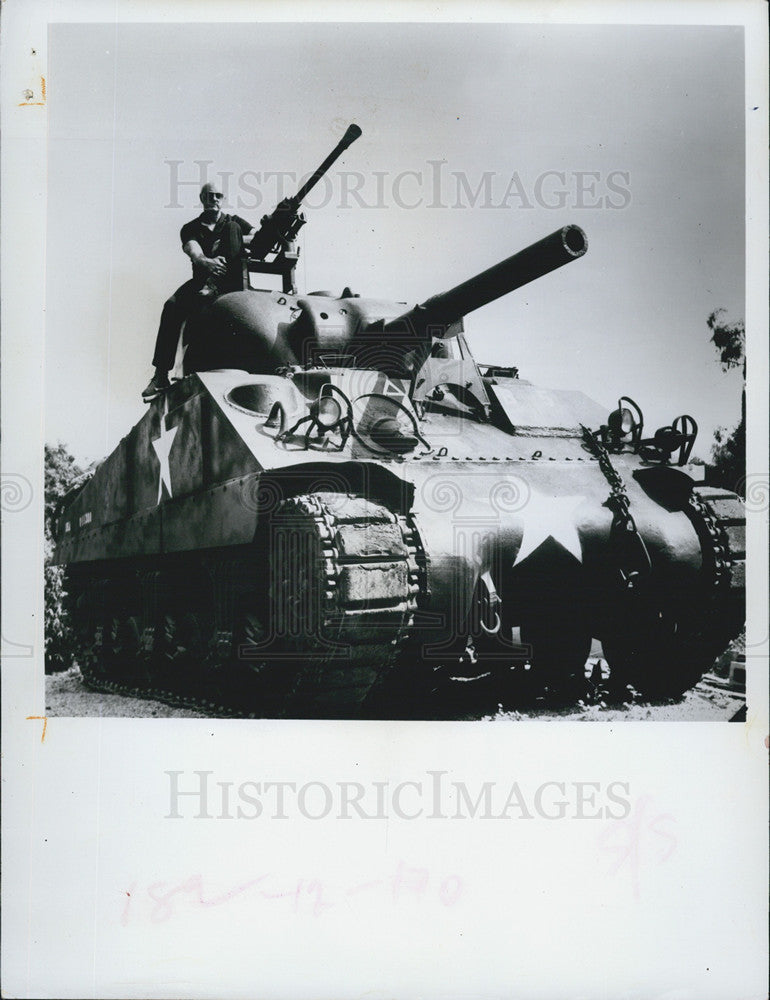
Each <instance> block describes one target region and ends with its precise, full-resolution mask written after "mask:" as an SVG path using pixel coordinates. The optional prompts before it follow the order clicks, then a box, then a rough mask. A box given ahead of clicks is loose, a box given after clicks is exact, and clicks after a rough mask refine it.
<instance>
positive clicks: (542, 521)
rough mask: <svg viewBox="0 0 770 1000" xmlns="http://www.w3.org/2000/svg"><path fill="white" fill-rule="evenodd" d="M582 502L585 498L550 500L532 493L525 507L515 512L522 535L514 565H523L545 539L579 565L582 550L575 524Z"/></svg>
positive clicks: (557, 498)
mask: <svg viewBox="0 0 770 1000" xmlns="http://www.w3.org/2000/svg"><path fill="white" fill-rule="evenodd" d="M584 501H585V497H576V496H568V497H552V496H544V495H543V494H539V493H532V495H531V496H530V498H529V502H528V503H527V505H526V507H524V508H523V509H522V510H521V511H519V512H518V516H519V518H520V520H521V522H522V536H521V545H520V546H519V551H518V553H517V555H516V558H515V559H514V561H513V565H514V566H517V565H518V564H519V563H521V562H523V561H524V560H525V559H526V558H527V556H530V555H531V554H532V553H533V552H534V551H535V549H537V548H539V547H540V546H541V545H542V544H543V542H544V541H545V540H546V539H547V538H553V540H554V541H555V542H558V544H559V545H561V546H562V548H565V549H566V550H567V552H569V553H570V554H571V555H573V556H574V557H575V558H576V559H577V561H578V562H582V561H583V550H582V548H581V546H580V536H579V535H578V530H577V526H576V525H575V511H576V510H577V509H578V507H580V505H581V504H582V503H584Z"/></svg>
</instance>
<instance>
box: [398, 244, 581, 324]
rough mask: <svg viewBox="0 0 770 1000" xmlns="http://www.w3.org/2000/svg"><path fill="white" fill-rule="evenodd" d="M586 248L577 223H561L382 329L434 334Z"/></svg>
mask: <svg viewBox="0 0 770 1000" xmlns="http://www.w3.org/2000/svg"><path fill="white" fill-rule="evenodd" d="M587 249H588V240H587V239H586V234H585V233H584V232H583V230H582V229H581V228H580V226H572V225H570V226H563V227H562V228H561V229H557V230H556V232H555V233H551V235H550V236H545V237H544V238H543V239H542V240H538V242H537V243H533V244H532V245H531V246H528V247H525V249H524V250H520V251H519V252H518V253H515V254H513V256H512V257H508V258H506V260H503V261H500V263H499V264H495V265H494V266H493V267H490V268H488V269H487V270H486V271H482V272H481V273H480V274H477V275H475V277H473V278H468V280H467V281H463V282H461V283H460V284H459V285H455V287H454V288H450V289H449V291H447V292H441V293H440V294H438V295H433V296H431V298H429V299H427V300H426V301H425V302H422V303H421V304H420V305H418V306H415V307H414V308H413V309H410V310H409V312H407V313H404V314H403V315H402V316H399V317H398V318H397V319H393V320H390V321H389V322H388V323H386V325H385V329H386V330H393V331H396V330H404V328H405V327H406V328H407V329H412V330H413V331H414V332H415V333H417V334H418V335H419V334H422V333H424V332H426V331H427V329H428V328H429V327H431V328H436V329H432V330H431V332H432V333H433V334H434V335H435V336H442V332H441V328H445V332H444V334H443V335H445V333H446V328H447V327H449V326H450V325H451V324H452V323H456V322H457V321H458V320H459V319H461V318H462V317H463V316H465V315H467V314H468V313H469V312H473V310H474V309H479V308H480V307H481V306H485V305H487V303H489V302H493V301H494V300H495V299H499V298H500V297H501V296H503V295H507V293H508V292H512V291H513V290H514V289H516V288H521V286H522V285H526V284H527V283H528V282H530V281H534V280H535V278H540V277H542V276H543V275H544V274H548V272H549V271H554V270H556V268H557V267H561V266H562V265H563V264H569V263H570V261H573V260H577V258H578V257H582V256H583V254H584V253H585V252H586V250H587Z"/></svg>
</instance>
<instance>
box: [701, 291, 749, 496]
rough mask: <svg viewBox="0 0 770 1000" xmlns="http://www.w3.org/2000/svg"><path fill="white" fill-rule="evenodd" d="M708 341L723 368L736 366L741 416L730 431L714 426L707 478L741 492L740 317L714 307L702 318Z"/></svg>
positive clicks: (743, 398) (743, 406)
mask: <svg viewBox="0 0 770 1000" xmlns="http://www.w3.org/2000/svg"><path fill="white" fill-rule="evenodd" d="M706 322H707V324H708V328H709V330H711V343H712V344H713V345H714V347H715V348H716V350H717V352H718V354H719V363H720V364H721V365H722V369H723V370H724V371H731V370H733V369H735V368H740V369H741V371H742V374H743V392H742V395H741V419H740V422H739V423H738V426H737V427H735V428H734V429H733V430H732V431H729V432H728V430H727V428H725V427H718V428H717V429H716V431H714V438H715V442H714V444H713V445H712V447H711V467H712V473H711V479H712V481H713V483H714V485H717V486H724V487H725V488H726V489H729V490H733V491H734V492H736V493H740V494H741V496H743V495H744V491H745V488H746V328H745V325H744V322H743V320H738V321H737V322H735V323H729V322H727V320H726V311H725V310H724V309H716V310H715V311H714V312H712V314H711V315H710V316H709V318H708V320H707V321H706Z"/></svg>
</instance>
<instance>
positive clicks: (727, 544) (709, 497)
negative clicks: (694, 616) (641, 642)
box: [688, 486, 746, 645]
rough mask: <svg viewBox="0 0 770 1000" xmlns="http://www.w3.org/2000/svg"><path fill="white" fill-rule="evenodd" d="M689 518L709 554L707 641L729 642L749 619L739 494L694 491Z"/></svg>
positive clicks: (743, 518)
mask: <svg viewBox="0 0 770 1000" xmlns="http://www.w3.org/2000/svg"><path fill="white" fill-rule="evenodd" d="M688 516H689V517H690V520H691V521H692V522H693V524H694V526H695V529H696V531H697V532H698V536H699V538H700V541H701V545H702V547H703V549H704V551H705V552H706V553H707V555H708V563H707V565H706V567H705V568H706V570H707V572H709V573H710V588H709V589H710V606H709V607H708V608H707V609H706V612H705V614H704V628H703V636H702V637H703V638H704V639H709V638H711V639H712V640H713V641H714V642H716V643H717V644H718V643H720V642H721V643H722V644H723V645H727V643H728V642H729V641H730V640H731V639H734V638H735V637H736V636H737V635H738V633H739V632H740V630H741V629H742V628H743V625H744V623H745V619H746V515H745V510H744V504H743V501H742V500H741V498H740V497H739V496H738V495H737V494H736V493H731V492H729V491H727V490H722V489H718V488H716V487H709V486H700V487H698V488H697V489H695V490H693V492H692V495H691V497H690V501H689V510H688Z"/></svg>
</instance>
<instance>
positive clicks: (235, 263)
mask: <svg viewBox="0 0 770 1000" xmlns="http://www.w3.org/2000/svg"><path fill="white" fill-rule="evenodd" d="M251 228H252V227H251V225H250V224H249V223H248V222H246V220H245V219H242V218H241V217H240V216H239V215H225V214H224V213H221V214H220V216H219V218H218V219H217V221H216V223H215V225H214V228H213V229H209V228H208V226H206V225H204V224H203V216H202V215H199V216H198V218H197V219H193V220H192V222H187V223H185V225H184V226H182V229H181V231H180V233H179V236H180V239H181V240H182V246H184V245H185V244H186V243H189V242H190V240H195V242H196V243H197V244H198V245H199V246H200V248H201V250H203V253H204V255H205V256H206V257H219V256H222V257H224V258H225V260H226V261H227V265H228V267H227V274H226V275H223V276H222V278H217V279H215V280H216V283H217V285H218V286H219V287H220V290H225V289H227V288H229V287H230V286H233V287H240V283H241V280H242V278H241V250H242V249H243V237H244V236H245V235H246V233H248V232H249V231H250V230H251ZM192 269H193V281H194V282H195V284H196V285H197V286H198V287H199V288H203V286H204V285H205V284H206V282H207V281H208V280H209V278H210V277H211V275H210V274H209V272H208V271H207V270H206V269H205V268H203V267H201V266H200V265H199V264H196V263H195V262H194V261H193V266H192Z"/></svg>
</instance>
